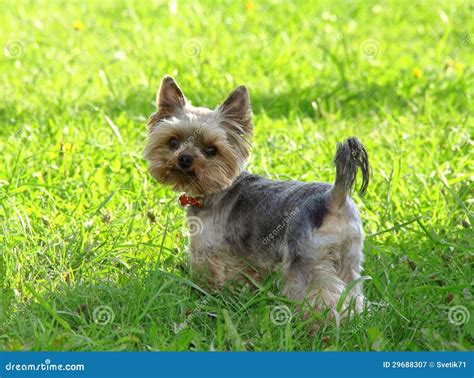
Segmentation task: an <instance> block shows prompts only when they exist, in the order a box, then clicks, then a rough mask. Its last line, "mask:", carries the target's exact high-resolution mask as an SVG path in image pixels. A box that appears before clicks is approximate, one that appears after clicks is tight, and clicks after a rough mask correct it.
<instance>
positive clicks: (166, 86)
mask: <svg viewBox="0 0 474 378" xmlns="http://www.w3.org/2000/svg"><path fill="white" fill-rule="evenodd" d="M185 105H186V97H184V94H183V91H182V90H181V89H180V88H179V86H178V84H176V81H175V80H174V79H173V78H172V77H171V76H164V77H163V79H161V84H160V88H159V89H158V93H157V95H156V107H157V108H158V111H157V113H156V114H157V116H158V117H159V118H161V119H163V118H167V117H170V116H171V115H173V114H176V113H177V112H179V111H180V110H181V109H182V108H184V106H185Z"/></svg>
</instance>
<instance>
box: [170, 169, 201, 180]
mask: <svg viewBox="0 0 474 378" xmlns="http://www.w3.org/2000/svg"><path fill="white" fill-rule="evenodd" d="M172 171H173V172H174V173H175V174H179V175H182V176H184V177H187V178H189V179H194V180H195V179H197V174H196V171H195V170H194V169H183V168H181V167H175V168H174V169H173V170H172Z"/></svg>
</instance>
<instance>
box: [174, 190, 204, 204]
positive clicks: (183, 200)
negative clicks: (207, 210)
mask: <svg viewBox="0 0 474 378" xmlns="http://www.w3.org/2000/svg"><path fill="white" fill-rule="evenodd" d="M179 203H180V205H181V206H183V207H184V206H186V205H191V206H196V207H199V208H201V207H203V200H202V197H190V196H187V195H186V193H182V194H181V195H180V196H179Z"/></svg>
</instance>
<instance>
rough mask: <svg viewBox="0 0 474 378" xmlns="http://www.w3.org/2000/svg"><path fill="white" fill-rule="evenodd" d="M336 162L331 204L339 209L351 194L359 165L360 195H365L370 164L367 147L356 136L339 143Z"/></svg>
mask: <svg viewBox="0 0 474 378" xmlns="http://www.w3.org/2000/svg"><path fill="white" fill-rule="evenodd" d="M334 164H335V166H336V182H335V184H334V187H333V188H332V190H331V205H332V206H334V207H335V208H336V209H337V208H339V207H341V206H342V205H343V204H344V203H345V201H346V199H347V197H348V196H349V195H350V194H351V191H352V188H353V186H354V182H355V180H356V173H357V168H358V167H359V168H360V170H361V171H362V184H361V186H360V189H359V195H360V196H363V195H364V193H365V191H366V190H367V186H368V185H369V176H370V165H369V157H368V155H367V151H366V150H365V147H364V146H363V145H362V143H361V142H360V141H359V140H358V139H357V138H355V137H351V138H348V139H346V140H345V141H344V142H343V143H338V145H337V151H336V156H335V157H334Z"/></svg>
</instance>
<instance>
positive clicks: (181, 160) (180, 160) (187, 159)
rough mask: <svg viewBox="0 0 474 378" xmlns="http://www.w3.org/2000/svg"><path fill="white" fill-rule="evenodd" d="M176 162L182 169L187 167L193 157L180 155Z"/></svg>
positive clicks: (189, 165)
mask: <svg viewBox="0 0 474 378" xmlns="http://www.w3.org/2000/svg"><path fill="white" fill-rule="evenodd" d="M178 164H179V166H180V168H182V169H188V168H189V167H191V165H192V164H193V158H192V157H191V156H189V155H181V156H180V157H179V158H178Z"/></svg>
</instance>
